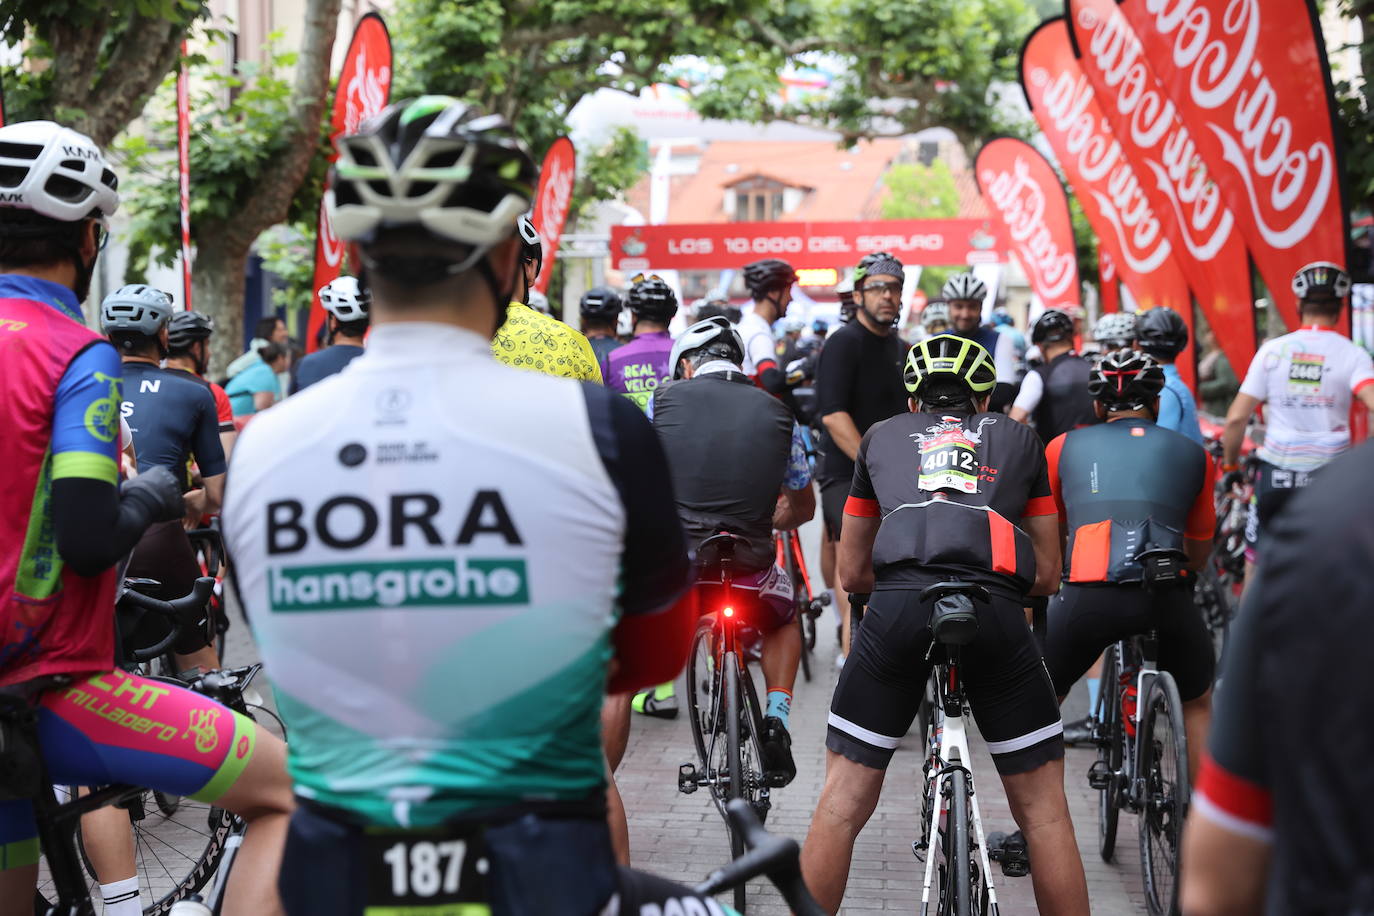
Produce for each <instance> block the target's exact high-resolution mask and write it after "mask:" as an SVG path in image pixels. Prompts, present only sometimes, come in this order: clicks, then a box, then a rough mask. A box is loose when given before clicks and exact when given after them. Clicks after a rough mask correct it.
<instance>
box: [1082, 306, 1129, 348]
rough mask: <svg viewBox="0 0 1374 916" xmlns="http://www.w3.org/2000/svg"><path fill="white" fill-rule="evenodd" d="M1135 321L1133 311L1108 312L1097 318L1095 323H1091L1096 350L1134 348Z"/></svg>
mask: <svg viewBox="0 0 1374 916" xmlns="http://www.w3.org/2000/svg"><path fill="white" fill-rule="evenodd" d="M1137 323H1138V318H1137V316H1136V313H1135V312H1108V313H1107V314H1105V315H1103V316H1102V317H1101V318H1099V319H1097V324H1095V325H1093V341H1094V342H1095V343H1096V344H1097V347H1096V349H1097V352H1098V353H1107V352H1109V351H1111V350H1121V349H1134V348H1135V338H1136V325H1137Z"/></svg>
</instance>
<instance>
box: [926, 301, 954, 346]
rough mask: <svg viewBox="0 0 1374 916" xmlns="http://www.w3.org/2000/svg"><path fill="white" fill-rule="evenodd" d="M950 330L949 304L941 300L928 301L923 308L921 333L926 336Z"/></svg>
mask: <svg viewBox="0 0 1374 916" xmlns="http://www.w3.org/2000/svg"><path fill="white" fill-rule="evenodd" d="M948 332H949V305H948V304H946V303H945V302H943V301H941V300H938V299H937V300H936V301H934V302H927V303H926V307H925V308H923V309H921V333H922V334H924V335H925V337H934V336H935V335H936V334H946V333H948ZM923 339H924V338H923Z"/></svg>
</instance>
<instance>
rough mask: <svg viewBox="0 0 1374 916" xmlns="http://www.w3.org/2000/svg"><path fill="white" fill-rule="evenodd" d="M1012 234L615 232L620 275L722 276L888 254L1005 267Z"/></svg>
mask: <svg viewBox="0 0 1374 916" xmlns="http://www.w3.org/2000/svg"><path fill="white" fill-rule="evenodd" d="M1006 234H1007V230H1006V229H1005V228H1004V227H1003V226H1002V225H1001V223H1000V221H998V220H991V219H892V220H858V221H854V222H824V223H821V222H817V223H770V222H760V223H667V224H664V225H660V226H612V227H611V263H612V264H613V265H614V267H615V268H616V269H617V270H622V271H626V272H634V271H641V270H721V269H725V268H739V267H743V266H744V265H745V264H748V263H749V262H751V261H757V260H758V259H759V258H781V259H782V260H784V261H786V262H788V263H789V264H791V265H792V266H793V267H795V268H798V269H801V268H808V267H852V266H853V265H855V264H857V263H859V260H860V259H861V258H863V256H864V255H866V254H871V253H873V252H875V251H890V252H892V253H893V254H895V255H896V256H897V257H898V258H900V259H901V260H902V262H903V263H905V264H909V265H916V264H922V265H953V264H1000V263H1004V262H1005V261H1006V259H1007V252H1008V250H1009V245H1008V243H1007V237H1006Z"/></svg>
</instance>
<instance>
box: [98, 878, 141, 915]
mask: <svg viewBox="0 0 1374 916" xmlns="http://www.w3.org/2000/svg"><path fill="white" fill-rule="evenodd" d="M100 896H101V897H102V898H103V899H104V900H105V916H141V914H142V913H143V901H142V900H141V899H139V894H138V876H137V875H135V876H134V877H132V878H125V879H124V880H123V881H116V882H114V883H113V884H102V885H100Z"/></svg>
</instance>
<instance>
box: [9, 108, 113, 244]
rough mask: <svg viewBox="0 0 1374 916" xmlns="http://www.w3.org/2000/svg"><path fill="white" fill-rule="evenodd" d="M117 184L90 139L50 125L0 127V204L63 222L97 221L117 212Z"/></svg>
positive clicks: (28, 123)
mask: <svg viewBox="0 0 1374 916" xmlns="http://www.w3.org/2000/svg"><path fill="white" fill-rule="evenodd" d="M118 187H119V180H118V179H117V178H115V173H114V172H113V171H112V170H111V169H110V167H109V165H107V164H106V162H105V157H104V156H103V155H101V152H100V147H98V146H96V145H95V143H94V142H93V141H92V140H91V138H90V137H87V136H86V135H85V134H80V133H77V132H76V131H74V130H72V129H71V128H70V127H63V126H62V125H61V124H56V123H54V122H52V121H20V122H19V123H18V124H10V125H7V126H5V127H0V206H3V207H14V208H16V209H20V210H32V211H33V212H34V213H37V214H38V215H40V216H46V217H48V218H49V219H54V220H58V221H60V222H64V223H74V222H77V221H79V220H83V219H87V218H93V219H98V220H100V221H101V222H102V223H104V221H105V220H106V219H107V218H108V217H110V216H113V215H114V212H115V211H116V210H118V209H119V192H118V190H117V189H118Z"/></svg>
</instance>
